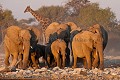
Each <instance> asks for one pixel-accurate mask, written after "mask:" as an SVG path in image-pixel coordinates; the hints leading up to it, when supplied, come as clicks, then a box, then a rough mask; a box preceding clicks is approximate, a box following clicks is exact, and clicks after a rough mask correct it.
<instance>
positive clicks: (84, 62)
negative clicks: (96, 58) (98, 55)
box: [83, 58, 87, 69]
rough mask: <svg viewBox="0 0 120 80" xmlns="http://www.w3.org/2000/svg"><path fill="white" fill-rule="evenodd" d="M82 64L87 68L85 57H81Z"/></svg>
mask: <svg viewBox="0 0 120 80" xmlns="http://www.w3.org/2000/svg"><path fill="white" fill-rule="evenodd" d="M83 65H84V68H85V69H86V68H87V61H86V58H83Z"/></svg>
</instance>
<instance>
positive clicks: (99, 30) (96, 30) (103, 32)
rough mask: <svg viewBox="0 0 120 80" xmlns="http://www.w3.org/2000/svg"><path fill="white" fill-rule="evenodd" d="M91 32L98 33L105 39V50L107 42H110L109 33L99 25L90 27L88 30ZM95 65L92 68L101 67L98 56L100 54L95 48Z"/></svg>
mask: <svg viewBox="0 0 120 80" xmlns="http://www.w3.org/2000/svg"><path fill="white" fill-rule="evenodd" d="M88 30H89V31H91V32H93V33H94V34H95V33H98V34H100V35H101V36H102V38H103V50H104V49H105V47H106V45H107V42H108V33H107V31H106V30H105V29H104V27H103V26H101V25H99V24H95V25H93V26H92V27H89V29H88ZM92 53H93V54H92V55H93V56H92V57H93V63H92V66H93V67H94V68H95V67H98V66H99V56H98V52H97V49H96V48H94V50H93V52H92Z"/></svg>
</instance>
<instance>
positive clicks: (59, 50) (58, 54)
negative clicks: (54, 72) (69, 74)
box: [51, 39, 66, 67]
mask: <svg viewBox="0 0 120 80" xmlns="http://www.w3.org/2000/svg"><path fill="white" fill-rule="evenodd" d="M51 51H52V54H53V56H54V59H55V61H56V62H57V66H58V67H65V59H66V42H65V41H64V40H62V39H57V40H55V41H54V42H53V43H52V44H51ZM61 64H62V65H61Z"/></svg>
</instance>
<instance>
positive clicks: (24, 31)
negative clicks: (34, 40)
mask: <svg viewBox="0 0 120 80" xmlns="http://www.w3.org/2000/svg"><path fill="white" fill-rule="evenodd" d="M19 38H20V40H21V41H30V38H31V35H30V33H29V31H28V30H27V29H22V30H21V31H19Z"/></svg>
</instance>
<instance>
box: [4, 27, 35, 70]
mask: <svg viewBox="0 0 120 80" xmlns="http://www.w3.org/2000/svg"><path fill="white" fill-rule="evenodd" d="M31 37H32V35H31V34H30V31H29V30H28V29H22V28H20V27H18V26H10V27H8V28H7V30H6V35H5V38H4V49H5V66H6V70H8V71H11V70H13V69H14V67H15V66H16V64H17V61H18V56H19V55H20V54H22V55H23V61H22V62H23V65H22V69H26V68H27V62H28V57H29V49H30V46H31V45H32V44H30V40H31ZM36 41H37V40H36ZM10 56H12V62H11V63H9V57H10ZM21 60H22V59H21ZM6 70H5V71H6Z"/></svg>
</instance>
